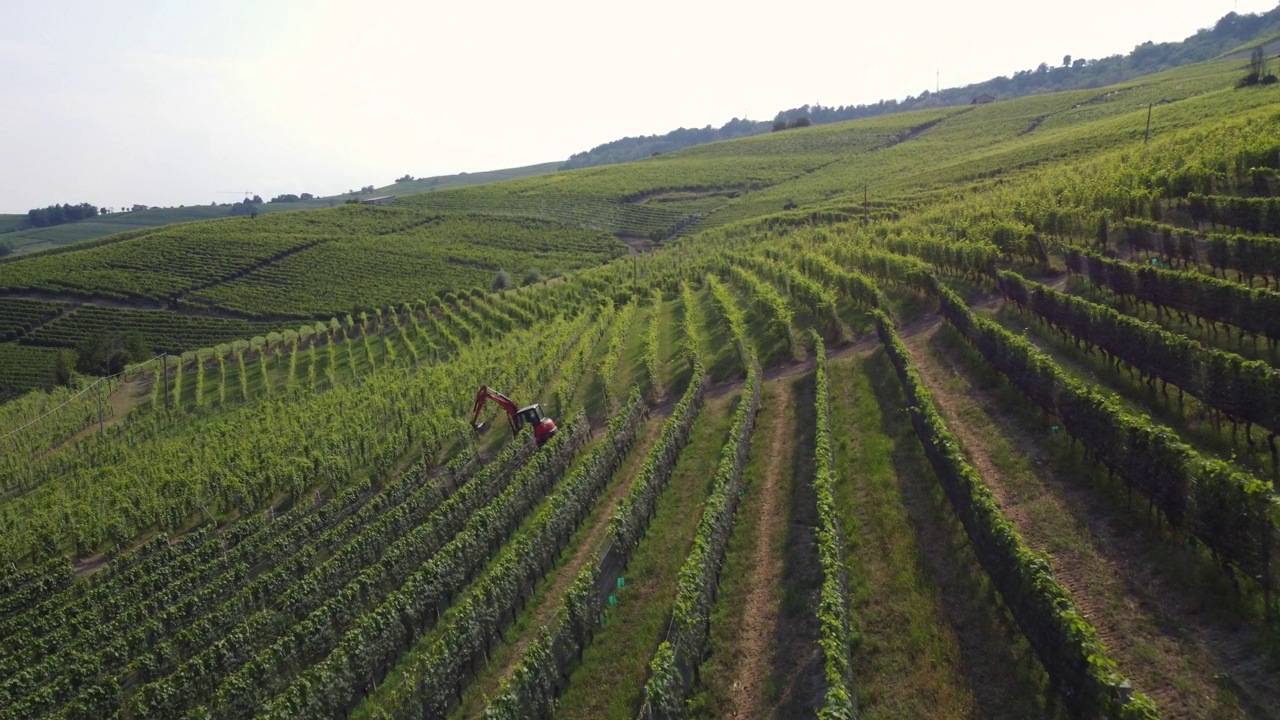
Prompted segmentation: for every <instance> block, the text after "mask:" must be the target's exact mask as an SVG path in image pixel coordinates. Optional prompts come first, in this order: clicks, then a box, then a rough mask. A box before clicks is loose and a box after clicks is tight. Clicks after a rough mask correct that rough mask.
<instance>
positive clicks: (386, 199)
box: [360, 195, 396, 205]
mask: <svg viewBox="0 0 1280 720" xmlns="http://www.w3.org/2000/svg"><path fill="white" fill-rule="evenodd" d="M395 199H396V196H395V195H383V196H382V197H376V198H365V199H364V200H361V201H360V204H361V205H390V204H391V203H392V202H394V201H395Z"/></svg>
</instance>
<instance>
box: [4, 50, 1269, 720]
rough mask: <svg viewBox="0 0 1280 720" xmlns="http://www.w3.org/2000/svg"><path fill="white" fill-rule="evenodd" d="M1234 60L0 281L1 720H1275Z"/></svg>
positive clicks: (134, 242) (236, 229) (1249, 151)
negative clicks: (108, 370) (81, 366)
mask: <svg viewBox="0 0 1280 720" xmlns="http://www.w3.org/2000/svg"><path fill="white" fill-rule="evenodd" d="M1243 72H1244V67H1243V63H1242V62H1241V61H1239V60H1218V61H1214V62H1207V63H1201V64H1197V65H1190V66H1186V67H1182V68H1178V69H1175V70H1169V71H1165V72H1161V73H1158V74H1153V75H1148V76H1143V77H1140V78H1135V79H1133V80H1130V81H1127V82H1125V83H1121V84H1117V85H1112V86H1109V87H1103V88H1097V89H1090V90H1076V91H1071V92H1066V93H1053V94H1044V95H1036V96H1033V97H1027V98H1021V99H1015V100H1009V101H1002V102H995V103H991V104H987V105H979V106H972V107H965V108H943V109H935V110H921V111H916V112H911V113H902V114H896V115H890V116H884V117H877V118H873V119H868V120H858V121H853V122H848V123H836V124H831V125H823V126H816V127H810V128H797V129H793V130H788V131H786V132H778V133H770V134H769V135H765V136H757V137H752V138H746V139H739V140H731V141H725V142H719V143H711V144H707V145H701V146H698V147H694V148H689V149H686V150H682V151H679V152H673V153H667V154H664V155H662V156H659V157H655V158H650V159H646V160H643V161H639V162H635V163H627V164H620V165H611V166H602V167H594V168H585V169H579V170H573V171H569V172H562V173H552V174H547V175H541V176H538V177H532V178H520V179H513V180H508V181H504V182H496V183H492V184H486V185H480V186H472V187H462V188H454V189H448V190H440V191H433V192H429V193H424V194H419V195H413V196H408V197H403V198H400V199H398V200H397V201H396V202H395V203H394V204H392V205H390V206H387V207H354V206H352V207H339V208H333V209H326V210H316V211H308V212H303V213H288V214H279V215H270V216H263V217H259V218H256V219H253V220H250V219H228V220H218V221H209V222H202V223H191V224H184V225H179V226H174V227H171V228H167V229H160V230H154V231H148V232H146V233H143V234H138V235H136V236H132V237H127V238H121V239H115V240H112V241H110V242H103V243H102V244H99V245H98V246H96V247H91V248H87V249H69V250H67V251H65V252H56V253H48V254H43V255H33V256H31V257H27V258H19V259H16V260H11V261H6V262H4V263H0V288H3V290H4V292H5V293H6V295H5V297H4V299H3V300H0V322H3V323H4V324H3V325H0V329H7V332H11V333H12V334H13V335H14V336H16V338H17V339H16V340H15V341H11V342H9V343H5V344H4V345H3V346H0V347H4V348H6V349H7V351H9V352H11V353H13V354H14V356H15V357H17V356H18V355H20V354H21V353H27V352H37V351H40V352H56V351H49V350H46V348H47V347H66V343H67V342H70V341H69V340H68V341H61V340H59V339H60V338H63V337H71V335H72V333H74V332H75V331H76V327H81V326H78V325H77V318H87V322H89V323H90V324H89V325H87V326H88V327H104V326H106V327H109V326H114V327H119V328H121V329H125V328H138V329H141V330H143V331H144V334H146V333H147V332H150V333H153V334H152V335H151V336H150V337H151V338H152V341H153V343H159V340H157V339H156V338H159V337H161V334H160V333H167V334H168V335H167V336H166V337H171V339H170V340H167V341H166V342H172V343H173V344H174V345H173V349H174V351H175V353H174V354H173V355H170V356H168V357H166V358H163V359H162V360H160V361H150V362H146V363H142V364H140V365H137V366H135V367H133V368H131V369H130V370H129V371H127V372H125V373H123V374H122V375H121V376H119V377H115V378H112V379H110V380H107V381H97V382H95V381H93V380H92V379H83V380H82V382H83V383H84V384H82V385H81V386H79V387H77V388H73V389H58V390H55V391H54V392H52V393H49V394H45V393H39V392H37V393H31V394H28V395H25V396H23V397H21V398H19V399H17V400H15V401H13V402H10V403H6V404H4V405H0V427H6V428H18V430H17V431H4V432H3V433H0V478H3V480H2V481H0V493H2V494H3V496H2V498H0V564H3V567H4V569H3V570H0V698H2V699H3V702H0V718H8V717H24V718H26V717H119V718H127V719H134V718H171V717H214V718H250V717H264V718H302V717H306V718H321V717H354V718H386V717H392V718H422V717H429V718H480V717H483V718H490V719H503V718H539V717H546V716H549V715H550V714H551V713H552V712H554V716H555V717H557V718H584V719H585V718H593V719H595V718H683V717H709V718H719V717H830V718H848V717H855V716H862V717H912V718H955V717H1019V718H1022V717H1035V718H1058V717H1107V718H1157V717H1196V718H1201V717H1246V718H1269V717H1276V716H1277V715H1280V681H1278V680H1277V678H1280V674H1277V672H1276V668H1277V667H1280V665H1278V663H1280V635H1277V632H1276V629H1277V626H1276V624H1275V618H1276V617H1277V613H1278V612H1280V607H1277V600H1276V597H1275V589H1276V588H1275V584H1276V577H1277V575H1276V567H1275V558H1276V557H1277V551H1280V534H1278V533H1277V524H1278V523H1280V502H1278V501H1277V499H1276V497H1275V492H1274V485H1273V478H1274V476H1275V474H1276V472H1277V467H1278V466H1277V454H1276V450H1275V448H1276V444H1275V440H1276V437H1277V434H1280V354H1278V353H1277V347H1278V343H1277V341H1280V324H1278V323H1277V322H1276V320H1275V319H1276V318H1280V206H1278V205H1277V202H1278V198H1280V110H1277V108H1278V107H1280V104H1278V101H1280V87H1277V86H1275V85H1270V86H1257V87H1245V88H1237V87H1236V84H1237V81H1238V80H1239V78H1240V77H1241V76H1242V74H1243ZM1148 119H1149V125H1148ZM618 238H624V239H626V240H627V242H628V244H629V245H630V246H631V249H632V250H633V251H634V252H633V253H628V252H627V251H626V249H625V246H624V245H623V244H622V243H621V242H619V239H618ZM557 269H558V270H559V272H556V270H557ZM548 270H551V271H552V272H550V273H548V272H547V271H548ZM500 271H505V276H503V275H500ZM538 273H544V275H545V274H554V275H556V277H553V278H546V279H540V278H539V275H538ZM526 274H527V277H522V275H526ZM500 279H501V280H503V281H501V282H499V280H500ZM511 279H515V280H516V281H517V282H513V283H511V285H519V286H520V287H495V286H504V285H507V282H505V281H506V280H511ZM524 279H527V280H528V281H529V282H528V283H527V284H526V283H523V282H521V281H522V280H524ZM144 308H149V309H144ZM143 314H145V315H148V316H150V317H152V318H167V320H163V321H160V322H159V323H157V324H152V325H147V324H142V323H140V322H139V320H140V316H141V315H143ZM179 321H181V322H179ZM277 322H278V323H280V324H281V328H282V329H281V330H278V331H275V332H271V331H267V332H263V330H266V328H267V326H269V325H270V324H271V323H277ZM92 323H97V325H93V324H92ZM202 323H208V325H207V326H204V325H202ZM224 323H252V325H243V324H242V325H235V326H232V325H227V324H224ZM156 328H158V329H156ZM202 328H206V330H203V331H204V332H206V334H205V335H198V334H193V333H199V332H201V331H202ZM232 332H242V333H244V335H243V336H241V337H240V338H239V339H234V340H233V339H230V338H229V335H224V334H223V333H228V334H229V333H232ZM184 333H185V334H184ZM41 337H44V338H46V339H47V342H46V343H45V344H41V343H38V342H37V341H38V340H39V339H40V338H41ZM59 342H62V343H63V344H61V345H59ZM189 343H195V344H196V346H192V345H190V344H189ZM200 345H203V347H199V346H200ZM178 350H185V352H183V353H181V354H178V352H177V351H178ZM6 357H7V356H4V355H0V362H8V363H10V365H9V367H17V366H18V365H20V364H22V363H23V360H22V359H21V358H18V359H15V360H6V359H5V358H6ZM32 364H35V363H31V364H28V365H23V367H28V366H30V365H32ZM482 385H487V386H489V387H491V388H497V389H500V390H502V391H503V392H506V393H508V394H509V395H510V397H511V398H513V400H514V401H515V402H516V403H518V404H519V405H524V404H526V403H529V402H539V403H541V406H542V409H543V410H544V412H545V413H546V414H547V415H549V416H550V417H552V418H554V421H555V423H556V425H557V426H558V430H557V432H556V434H555V435H554V436H553V437H552V438H551V440H550V441H549V442H547V443H546V444H545V445H543V446H541V447H537V446H535V445H534V443H533V439H532V437H531V433H529V432H524V431H522V430H521V428H520V426H518V425H516V424H514V419H513V421H512V424H511V425H510V429H512V431H513V432H512V433H511V434H508V433H507V429H508V426H507V425H506V424H504V422H503V421H504V420H505V419H506V418H504V417H502V414H501V413H500V412H498V411H497V410H496V409H494V408H493V407H492V406H489V409H488V410H485V411H483V412H481V413H480V414H479V417H480V419H483V420H486V421H491V422H492V424H493V425H494V426H495V427H494V428H493V429H491V430H490V431H489V432H488V433H487V434H477V433H476V432H475V429H474V426H472V424H471V423H472V421H473V418H475V415H474V413H475V405H474V400H475V398H476V394H475V393H476V389H477V388H478V387H480V386H482ZM99 391H101V392H99ZM100 413H101V414H100Z"/></svg>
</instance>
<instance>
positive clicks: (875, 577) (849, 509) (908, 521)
mask: <svg viewBox="0 0 1280 720" xmlns="http://www.w3.org/2000/svg"><path fill="white" fill-rule="evenodd" d="M831 384H832V403H833V404H832V436H833V440H834V441H835V453H836V477H837V496H838V498H839V499H838V501H837V502H838V503H840V508H839V512H840V516H841V519H842V520H847V523H846V525H845V531H846V537H845V551H846V557H847V558H848V562H849V572H850V588H851V596H852V598H853V607H854V611H855V613H856V615H855V617H856V620H855V630H856V632H857V634H858V635H859V636H860V637H859V641H858V643H857V645H856V646H855V648H854V670H853V672H854V677H855V686H856V687H857V688H858V703H859V707H860V708H864V710H863V712H864V713H865V715H866V716H868V717H876V718H880V717H883V718H904V719H905V718H914V717H938V718H947V717H966V716H967V717H974V716H977V717H994V718H1009V719H1010V720H1013V719H1015V718H1047V717H1052V718H1060V717H1066V710H1065V708H1064V707H1063V706H1062V705H1061V702H1060V701H1059V700H1058V698H1057V695H1056V693H1055V692H1054V691H1053V689H1052V687H1051V686H1050V685H1049V678H1048V675H1047V674H1046V673H1045V671H1044V669H1043V667H1042V666H1041V665H1040V663H1039V661H1038V660H1037V659H1036V657H1035V654H1034V653H1033V652H1032V650H1031V647H1030V645H1029V644H1028V643H1027V641H1026V638H1025V637H1023V636H1022V634H1021V633H1020V632H1019V630H1018V627H1017V624H1016V623H1015V622H1014V621H1013V618H1012V617H1011V616H1010V615H1009V612H1008V610H1007V609H1006V608H1005V607H1004V606H1003V604H1002V602H1001V601H1000V596H999V594H998V593H997V592H996V590H995V587H994V586H993V585H992V584H991V581H990V579H989V578H988V577H987V575H986V573H985V572H984V571H983V570H982V566H981V565H980V564H979V563H978V560H977V557H975V556H974V554H973V550H972V548H971V547H970V545H969V540H968V537H967V536H966V535H965V532H964V528H963V527H962V526H961V525H960V523H959V521H958V520H957V519H956V517H955V513H954V511H953V509H952V507H951V504H950V502H949V501H948V500H947V497H946V495H945V494H944V493H943V491H942V487H941V485H940V484H939V483H938V480H937V478H936V477H935V476H934V473H933V469H932V468H931V467H930V465H929V462H928V460H927V459H926V458H925V456H924V450H923V448H922V447H921V445H920V441H919V439H918V438H917V436H916V433H915V430H914V428H913V427H912V425H911V420H910V417H909V416H908V415H907V413H906V408H905V407H904V403H905V399H904V398H903V395H902V385H901V383H900V382H899V381H898V377H897V375H896V374H895V372H894V369H893V366H892V364H891V363H890V362H889V359H888V356H887V355H886V354H885V353H884V351H883V350H881V349H877V350H875V351H874V352H872V353H871V354H870V355H869V356H866V355H861V356H858V357H856V358H855V359H854V360H853V361H838V362H836V363H833V364H832V370H831ZM864 451H865V452H864ZM864 463H865V464H864ZM921 658H928V660H927V661H926V662H921V660H920V659H921ZM859 677H861V678H862V679H861V680H858V678H859ZM952 710H956V711H957V712H955V713H953V712H952Z"/></svg>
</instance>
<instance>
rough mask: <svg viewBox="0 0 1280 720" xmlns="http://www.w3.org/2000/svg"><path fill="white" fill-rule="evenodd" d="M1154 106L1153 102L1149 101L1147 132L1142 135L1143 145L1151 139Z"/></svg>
mask: <svg viewBox="0 0 1280 720" xmlns="http://www.w3.org/2000/svg"><path fill="white" fill-rule="evenodd" d="M1152 107H1154V105H1153V104H1152V103H1147V132H1146V134H1145V135H1143V137H1142V144H1143V145H1146V144H1147V141H1149V140H1151V108H1152Z"/></svg>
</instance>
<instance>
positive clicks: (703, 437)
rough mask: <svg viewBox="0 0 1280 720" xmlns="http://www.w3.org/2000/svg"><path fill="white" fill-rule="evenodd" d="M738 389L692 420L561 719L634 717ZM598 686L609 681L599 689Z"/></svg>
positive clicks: (623, 719) (572, 683)
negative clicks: (622, 586)
mask: <svg viewBox="0 0 1280 720" xmlns="http://www.w3.org/2000/svg"><path fill="white" fill-rule="evenodd" d="M736 399H737V397H736V395H729V396H726V397H721V398H715V399H711V400H708V401H707V403H706V405H705V406H704V407H703V409H702V411H701V412H700V413H699V414H698V419H697V420H696V421H694V425H693V431H692V433H691V434H690V436H689V444H688V446H687V447H686V448H685V450H684V452H683V453H681V455H680V460H679V462H678V463H677V464H676V467H675V470H674V471H673V472H672V475H671V479H670V481H669V482H668V484H667V488H666V490H665V491H664V492H663V494H662V497H661V498H659V499H658V505H657V509H656V512H655V514H654V517H653V520H652V521H651V522H650V524H649V530H648V532H647V534H646V535H645V537H644V539H643V540H641V541H640V543H639V545H638V546H637V548H636V550H635V553H634V554H633V556H632V558H631V563H630V564H629V565H628V566H627V569H626V570H625V572H624V578H625V580H626V588H625V589H624V590H623V591H622V592H621V593H619V595H618V596H617V597H618V606H617V607H616V608H614V609H612V610H610V611H609V612H608V613H607V618H608V620H607V624H606V625H605V626H604V627H603V628H600V629H598V630H597V631H596V634H595V638H594V640H593V641H592V642H591V644H590V645H588V646H587V648H586V651H585V652H584V653H583V659H582V663H581V664H580V665H578V666H577V668H576V669H575V670H574V671H573V672H572V674H571V676H570V679H569V686H568V689H567V691H566V692H565V694H564V696H563V697H562V698H561V700H560V704H559V709H558V710H557V711H556V717H557V718H559V719H560V720H572V719H574V718H581V719H582V720H602V719H605V718H607V719H608V720H632V719H633V718H634V716H635V713H636V711H637V709H638V708H639V706H640V692H641V689H642V688H643V685H644V681H645V677H646V675H645V674H646V672H647V671H648V666H649V659H650V658H651V657H652V656H653V651H654V650H655V649H656V648H657V647H658V643H659V642H661V641H662V637H663V634H664V633H665V632H666V622H667V617H668V615H669V613H670V609H671V605H672V603H673V602H674V600H675V580H676V576H677V574H678V573H679V571H680V565H681V563H683V562H684V558H685V556H687V555H688V551H689V547H690V545H691V544H692V542H693V533H694V529H695V528H696V526H697V524H698V519H699V517H701V514H702V506H703V504H704V503H705V502H706V496H707V492H708V491H709V490H710V487H711V480H712V479H713V476H714V475H715V467H716V464H717V463H718V462H719V460H720V448H721V447H722V446H723V445H724V443H725V441H726V440H727V439H728V435H729V420H730V415H731V414H732V410H733V407H734V405H735V403H736ZM602 688H609V691H608V692H602V691H601V689H602Z"/></svg>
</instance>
